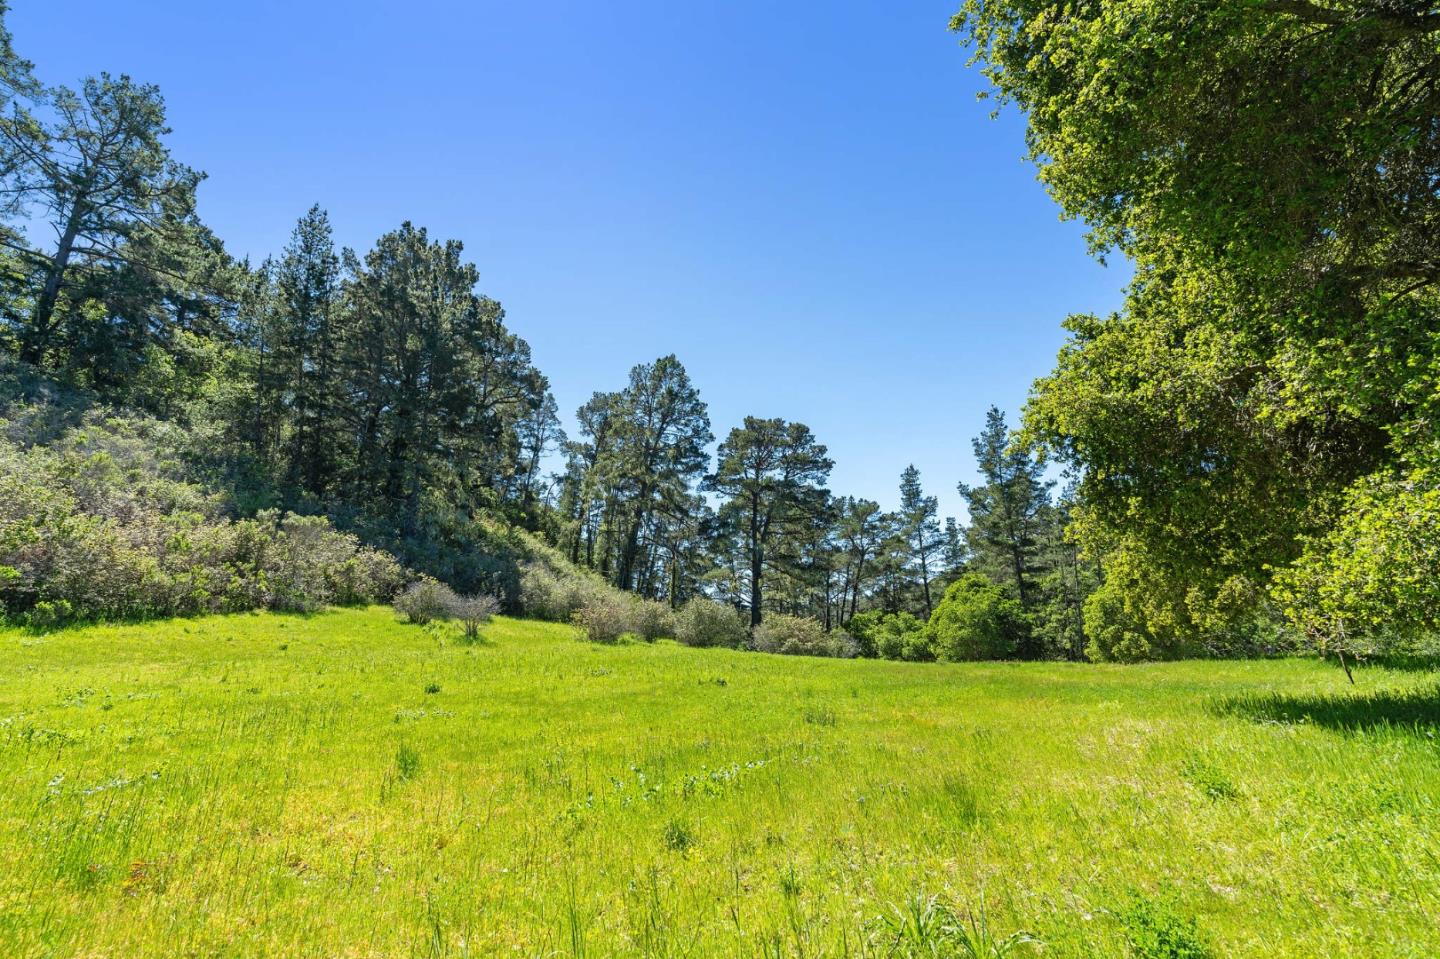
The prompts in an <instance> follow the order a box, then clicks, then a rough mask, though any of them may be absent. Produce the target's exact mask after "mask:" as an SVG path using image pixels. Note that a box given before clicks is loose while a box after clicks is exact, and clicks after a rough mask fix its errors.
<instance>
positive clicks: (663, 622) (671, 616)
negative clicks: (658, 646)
mask: <svg viewBox="0 0 1440 959" xmlns="http://www.w3.org/2000/svg"><path fill="white" fill-rule="evenodd" d="M630 632H632V633H634V634H635V635H637V636H639V637H640V638H641V639H643V640H645V641H646V642H647V643H653V642H654V641H655V640H657V639H674V638H675V611H674V610H672V609H671V608H670V607H669V606H666V605H665V604H664V603H657V602H655V601H654V600H651V599H636V600H634V601H633V602H632V603H631V611H630Z"/></svg>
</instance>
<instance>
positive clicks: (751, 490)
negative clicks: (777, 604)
mask: <svg viewBox="0 0 1440 959" xmlns="http://www.w3.org/2000/svg"><path fill="white" fill-rule="evenodd" d="M833 466H834V463H833V461H832V460H831V459H830V458H829V457H828V456H826V450H825V447H824V446H822V445H821V444H819V443H817V442H816V441H815V437H814V435H813V434H812V433H811V432H810V428H809V427H807V426H805V425H804V424H803V423H787V422H786V421H785V420H782V419H759V418H757V417H753V416H747V417H746V418H745V424H744V425H743V426H740V427H736V428H735V429H733V430H731V431H730V435H729V436H728V437H726V439H725V441H724V442H723V443H721V444H720V450H719V454H718V462H717V465H716V468H715V472H714V473H713V474H711V475H709V476H707V477H706V478H705V488H706V489H707V490H710V491H712V492H716V493H720V494H722V495H724V496H726V497H728V499H727V501H726V503H725V505H724V507H723V508H722V512H723V513H725V514H727V515H728V516H729V517H731V518H732V520H733V521H734V522H735V524H736V526H737V528H738V529H739V531H740V535H741V537H742V540H743V542H744V546H745V556H746V558H747V560H748V570H747V573H748V581H749V607H750V625H751V627H752V628H754V627H756V626H759V625H760V622H761V620H762V618H763V612H762V610H763V608H764V599H765V594H764V578H765V571H766V569H767V568H768V566H767V564H768V563H770V562H771V561H770V559H769V557H767V550H768V549H769V548H770V546H771V544H772V543H773V542H774V541H775V540H776V539H777V538H778V537H779V536H781V535H783V534H784V533H785V532H788V531H789V530H792V529H794V528H795V527H797V526H803V525H806V524H808V523H809V522H811V521H812V520H813V519H814V517H815V516H817V515H819V514H820V513H821V511H823V510H824V509H825V507H826V505H827V502H828V499H829V493H828V492H827V491H826V490H825V487H824V483H825V481H826V479H827V478H828V477H829V475H830V469H831V467H833Z"/></svg>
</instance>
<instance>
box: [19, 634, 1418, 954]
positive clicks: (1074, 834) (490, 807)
mask: <svg viewBox="0 0 1440 959" xmlns="http://www.w3.org/2000/svg"><path fill="white" fill-rule="evenodd" d="M1357 679H1358V682H1359V687H1358V689H1357V690H1355V691H1352V690H1351V688H1350V687H1349V686H1348V685H1347V684H1346V683H1345V680H1344V676H1343V674H1341V673H1340V672H1339V671H1338V670H1337V669H1335V668H1333V667H1331V666H1328V665H1325V664H1322V663H1319V662H1315V661H1303V660H1287V661H1269V662H1254V661H1252V662H1205V663H1200V662H1189V663H1176V664H1167V665H1150V666H1133V667H1107V666H1093V665H1062V664H1023V665H1021V664H1008V665H1000V664H996V665H956V666H939V665H918V664H904V663H883V662H872V661H865V662H859V661H834V660H815V659H804V658H784V657H776V656H767V655H762V654H753V653H749V654H747V653H738V652H730V651H721V650H691V649H687V648H683V647H679V646H676V645H673V644H668V643H661V644H658V645H655V646H638V645H637V646H617V647H599V646H591V645H587V644H581V643H577V642H576V641H575V640H574V639H573V637H572V633H571V631H570V630H569V629H567V628H564V627H559V626H554V625H547V624H538V623H531V622H522V621H516V620H504V619H501V620H497V621H495V622H494V623H493V624H492V625H491V626H490V627H488V629H487V631H486V633H485V638H484V640H483V641H482V642H481V643H479V644H475V645H465V644H463V643H462V642H460V641H459V640H458V637H457V630H456V629H455V628H454V627H451V626H444V627H432V628H420V627H415V626H405V625H401V624H399V623H397V622H396V621H395V618H394V614H393V613H391V612H390V611H389V610H382V609H371V610H362V611H348V612H333V613H326V614H322V615H316V616H312V617H287V616H276V615H242V616H232V617H216V618H209V619H199V620H186V621H171V622H165V623H157V624H150V625H143V626H122V627H102V628H90V629H79V630H74V631H67V632H57V633H52V634H49V635H37V634H33V633H27V632H19V631H9V632H4V633H0V783H3V784H4V787H3V793H0V857H3V859H4V862H5V863H6V868H5V869H4V871H3V874H0V954H3V955H5V956H48V955H76V954H78V955H86V956H113V957H148V956H179V955H194V956H282V955H283V956H492V955H519V956H539V955H565V956H606V955H617V954H618V955H648V956H664V955H685V956H711V955H713V956H732V955H794V956H822V955H921V954H923V955H947V954H954V955H967V954H969V953H965V952H963V951H952V952H946V951H944V949H953V950H959V949H961V948H962V947H961V946H959V944H958V942H959V940H958V938H957V934H956V933H954V932H953V931H951V932H950V933H946V932H945V931H944V929H943V928H942V927H945V926H946V925H950V924H953V920H955V919H959V920H960V921H961V925H963V926H964V927H965V929H967V930H968V932H969V933H970V934H971V935H972V938H982V937H983V934H984V933H985V931H986V929H987V928H988V932H989V934H990V935H991V936H992V937H993V938H994V939H995V940H1003V939H1004V938H1005V937H1008V936H1010V935H1011V934H1013V933H1016V932H1021V931H1023V932H1025V933H1028V934H1029V935H1030V936H1032V937H1034V938H1035V939H1036V940H1039V941H1040V942H1042V943H1043V947H1040V948H1038V949H1037V947H1036V946H1035V945H1033V944H1018V945H1017V946H1016V949H1015V951H1014V952H1013V953H1011V954H1012V955H1025V954H1029V953H1028V952H1027V950H1037V951H1038V953H1043V954H1044V955H1046V956H1056V957H1058V956H1116V955H1127V954H1134V955H1154V956H1161V955H1173V956H1191V957H1195V956H1204V955H1214V956H1324V955H1354V956H1359V955H1366V956H1377V957H1382V956H1389V957H1395V956H1411V957H1421V956H1431V955H1434V954H1435V952H1436V951H1437V949H1440V935H1437V933H1436V923H1437V918H1440V917H1437V903H1440V851H1437V850H1440V845H1437V842H1440V833H1437V829H1436V825H1435V824H1436V817H1437V814H1440V747H1437V742H1436V739H1435V735H1436V729H1437V705H1436V698H1435V692H1434V690H1435V675H1434V674H1433V673H1429V672H1423V671H1391V670H1381V669H1368V670H1363V671H1361V672H1359V673H1358V674H1357ZM932 897H933V898H934V900H935V901H934V903H933V904H932V902H931V900H932ZM967 920H968V921H967ZM971 923H973V927H972V925H971ZM941 939H948V941H949V945H945V946H944V948H943V949H940V950H939V951H935V952H930V951H926V950H928V949H929V948H930V947H931V945H934V944H935V943H937V942H939V940H941ZM1187 949H1188V950H1190V951H1184V950H1187ZM1166 950H1169V951H1166ZM978 954H985V955H989V954H998V953H995V952H983V951H982V952H980V953H978Z"/></svg>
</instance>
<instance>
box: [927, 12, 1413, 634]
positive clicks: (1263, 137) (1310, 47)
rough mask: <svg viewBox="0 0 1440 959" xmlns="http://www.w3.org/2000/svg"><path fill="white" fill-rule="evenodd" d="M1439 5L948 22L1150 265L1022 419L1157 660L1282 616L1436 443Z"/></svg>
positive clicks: (1056, 177)
mask: <svg viewBox="0 0 1440 959" xmlns="http://www.w3.org/2000/svg"><path fill="white" fill-rule="evenodd" d="M1422 7H1423V5H1417V4H1409V5H1407V4H1380V3H1374V4H1369V3H1367V4H1338V5H1337V4H1318V3H1288V2H1285V3H1280V2H1277V3H1255V2H1251V0H1218V2H1217V0H1179V2H1158V0H1118V2H1115V3H1103V4H1100V3H1096V4H1078V5H1072V6H1070V7H1067V8H1066V11H1065V15H1063V16H1057V15H1055V7H1054V5H1053V4H1049V3H1043V2H1035V0H968V2H966V3H965V4H964V6H963V8H962V10H961V12H960V13H959V14H958V15H957V16H956V18H955V20H954V24H953V26H954V27H955V28H956V29H957V30H960V31H961V32H962V33H964V34H966V36H967V37H968V39H969V40H970V41H971V42H972V43H973V44H974V49H975V51H976V59H977V60H978V61H979V62H981V63H982V65H983V67H984V69H985V72H986V74H987V76H988V77H989V78H990V80H991V81H992V83H993V85H994V91H993V92H994V93H995V94H997V95H998V96H999V97H1000V99H1001V100H1002V102H1005V101H1008V102H1013V103H1015V104H1017V105H1018V106H1019V107H1020V108H1022V109H1023V110H1024V111H1025V113H1026V117H1027V120H1028V124H1029V128H1028V134H1027V139H1028V146H1029V149H1030V154H1031V157H1032V158H1033V159H1034V160H1035V161H1036V162H1037V163H1038V164H1039V165H1040V169H1041V178H1042V180H1043V181H1044V182H1045V183H1046V185H1047V187H1048V189H1049V190H1050V192H1051V194H1052V195H1053V196H1054V197H1055V198H1056V199H1057V200H1058V202H1059V203H1060V204H1061V207H1062V209H1063V211H1064V213H1065V214H1066V215H1067V216H1072V217H1076V218H1079V219H1082V220H1084V221H1085V222H1086V223H1087V224H1088V225H1089V226H1090V228H1091V241H1092V244H1093V246H1094V248H1095V249H1096V250H1097V251H1102V252H1103V251H1107V250H1112V249H1113V250H1118V251H1120V252H1122V253H1123V254H1125V255H1126V256H1127V257H1129V258H1130V259H1131V260H1132V261H1133V262H1134V263H1135V265H1136V276H1135V280H1134V283H1133V284H1132V286H1131V289H1130V292H1129V296H1128V297H1127V301H1126V304H1125V308H1124V310H1123V312H1122V313H1121V314H1119V315H1117V316H1114V317H1111V318H1108V319H1100V318H1094V317H1075V318H1072V320H1071V321H1070V329H1071V331H1072V333H1073V334H1074V337H1073V339H1072V341H1071V343H1070V344H1068V345H1067V346H1066V348H1065V349H1064V350H1063V351H1062V353H1061V356H1060V360H1059V365H1058V367H1057V369H1056V371H1055V372H1054V373H1053V374H1052V375H1050V376H1049V377H1046V378H1045V379H1043V380H1042V381H1040V383H1038V384H1037V386H1036V389H1035V393H1034V398H1033V400H1032V402H1031V404H1030V406H1029V408H1028V409H1027V414H1026V425H1027V432H1028V436H1029V438H1030V439H1032V440H1034V441H1036V442H1039V443H1041V444H1043V445H1045V446H1047V447H1048V448H1049V449H1050V450H1051V451H1052V452H1054V453H1055V454H1057V455H1058V456H1059V457H1060V458H1061V459H1063V460H1064V461H1066V462H1067V463H1068V464H1069V465H1071V466H1073V467H1074V468H1075V471H1076V473H1077V475H1080V476H1081V477H1082V478H1081V481H1080V487H1079V508H1078V509H1077V510H1076V513H1075V519H1076V531H1077V534H1078V536H1079V541H1080V543H1081V545H1082V546H1083V547H1084V548H1085V550H1086V551H1088V552H1089V553H1090V554H1091V555H1093V556H1095V557H1096V558H1097V559H1099V560H1100V561H1101V562H1102V563H1103V564H1104V566H1105V569H1106V573H1107V575H1111V577H1112V579H1115V580H1118V583H1117V585H1116V586H1114V587H1112V588H1113V589H1116V590H1120V591H1123V593H1124V595H1123V597H1121V600H1122V601H1123V604H1124V605H1125V607H1126V612H1127V616H1128V617H1129V618H1131V619H1133V620H1136V621H1138V622H1139V623H1140V624H1142V625H1143V627H1144V629H1145V631H1146V632H1147V633H1148V635H1149V637H1150V638H1151V639H1152V640H1153V641H1154V642H1155V643H1156V644H1158V649H1159V650H1160V651H1161V654H1162V655H1163V654H1166V653H1167V652H1168V651H1172V650H1177V649H1203V650H1204V651H1206V652H1211V653H1214V652H1227V651H1235V650H1241V651H1243V650H1244V648H1245V645H1246V643H1247V642H1248V641H1249V640H1248V639H1247V635H1246V634H1247V633H1252V632H1254V631H1255V630H1256V629H1257V628H1258V629H1259V630H1260V631H1261V632H1262V633H1265V632H1267V631H1273V629H1274V626H1273V622H1274V619H1275V617H1274V613H1273V610H1272V608H1271V606H1270V604H1269V601H1268V585H1269V581H1270V578H1271V576H1272V575H1273V574H1274V572H1275V571H1277V570H1283V569H1285V568H1286V567H1287V566H1288V565H1289V564H1290V563H1291V562H1292V561H1294V560H1295V559H1296V558H1297V556H1299V554H1300V552H1301V549H1302V544H1304V543H1307V542H1308V543H1316V542H1319V541H1323V540H1326V539H1328V537H1329V535H1330V532H1331V531H1332V530H1334V529H1336V528H1337V524H1339V525H1343V524H1345V523H1346V522H1348V520H1347V518H1346V511H1345V510H1344V509H1343V506H1342V504H1343V502H1344V499H1345V497H1346V496H1347V495H1349V494H1347V493H1346V491H1347V490H1348V489H1349V488H1350V487H1351V486H1352V485H1353V484H1356V483H1357V482H1362V481H1364V478H1365V477H1369V476H1374V477H1376V478H1377V479H1378V480H1379V481H1380V482H1384V481H1385V478H1386V477H1388V476H1390V475H1392V474H1396V473H1404V472H1408V471H1410V470H1413V469H1417V468H1423V467H1424V466H1426V465H1427V464H1430V463H1433V462H1434V461H1435V459H1436V456H1437V450H1440V438H1437V434H1436V432H1435V428H1434V424H1435V423H1436V422H1440V418H1437V416H1436V413H1437V407H1436V404H1437V401H1440V400H1437V398H1440V390H1437V389H1436V383H1437V371H1440V362H1437V357H1440V337H1437V335H1436V332H1435V324H1434V316H1435V311H1436V308H1437V304H1440V300H1437V297H1440V293H1437V289H1440V288H1437V286H1436V284H1435V280H1436V271H1435V266H1434V263H1433V261H1432V258H1431V257H1429V256H1428V255H1423V254H1420V253H1419V251H1422V250H1427V249H1429V248H1430V247H1431V246H1433V236H1434V224H1435V222H1436V219H1437V216H1440V194H1437V192H1436V191H1435V189H1434V183H1435V182H1436V177H1437V174H1440V141H1437V139H1436V138H1434V137H1432V136H1429V135H1417V134H1416V132H1415V131H1417V130H1429V129H1431V128H1432V127H1433V125H1434V119H1435V116H1436V115H1437V113H1440V90H1437V89H1436V88H1435V87H1434V86H1433V85H1432V84H1430V83H1429V82H1428V81H1426V80H1425V79H1424V78H1425V77H1428V75H1429V72H1430V71H1431V69H1432V67H1433V63H1434V60H1435V57H1436V52H1437V50H1436V40H1435V36H1436V34H1435V32H1434V30H1433V28H1432V25H1431V24H1430V22H1429V13H1430V11H1429V10H1428V8H1427V9H1421V8H1422ZM1411 8H1413V9H1411ZM1236 104H1244V108H1243V109H1241V110H1236ZM1306 568H1307V569H1308V570H1309V572H1310V573H1311V574H1314V575H1316V576H1319V575H1323V573H1321V570H1322V568H1323V567H1322V565H1321V564H1318V563H1310V562H1308V561H1307V563H1306ZM1332 568H1334V569H1336V571H1337V575H1338V578H1337V579H1336V580H1335V582H1334V583H1333V584H1332V585H1333V588H1334V590H1335V591H1336V592H1337V593H1338V592H1343V591H1344V588H1345V587H1344V585H1342V584H1343V583H1344V582H1345V579H1344V573H1343V572H1340V571H1339V567H1338V564H1335V565H1333V566H1332ZM1117 573H1118V575H1115V574H1117ZM1319 588H1320V585H1319V582H1318V580H1314V581H1313V586H1312V587H1307V588H1306V591H1307V592H1308V593H1311V594H1313V593H1315V591H1316V590H1318V589H1319ZM1305 602H1307V603H1308V602H1309V601H1308V600H1307V601H1305ZM1112 605H1113V604H1112ZM1311 605H1313V604H1311ZM1317 615H1322V616H1323V615H1325V614H1317ZM1312 618H1313V617H1312ZM1320 628H1321V629H1322V631H1323V630H1325V629H1329V627H1324V626H1322V627H1320ZM1134 635H1135V634H1134V633H1133V631H1132V637H1133V636H1134ZM1093 639H1094V637H1092V641H1093ZM1100 645H1101V646H1102V647H1106V646H1113V647H1116V648H1120V647H1126V648H1129V649H1131V650H1138V649H1139V644H1136V643H1131V642H1128V641H1126V642H1116V641H1107V640H1101V641H1100ZM1126 655H1127V657H1128V656H1129V655H1131V654H1129V653H1127V654H1126Z"/></svg>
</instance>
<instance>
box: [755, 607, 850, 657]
mask: <svg viewBox="0 0 1440 959" xmlns="http://www.w3.org/2000/svg"><path fill="white" fill-rule="evenodd" d="M750 647H751V648H752V649H754V650H756V651H758V652H762V653H780V654H782V655H785V656H833V655H834V654H835V646H834V645H833V643H832V642H831V637H830V635H829V634H828V633H826V632H825V627H823V626H821V625H820V624H819V623H818V622H816V621H815V620H813V619H808V618H806V617H803V616H787V615H785V614H784V613H770V614H768V615H766V617H765V620H764V622H762V623H761V624H760V625H759V626H757V627H756V628H755V635H754V636H753V637H751V640H750Z"/></svg>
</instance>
